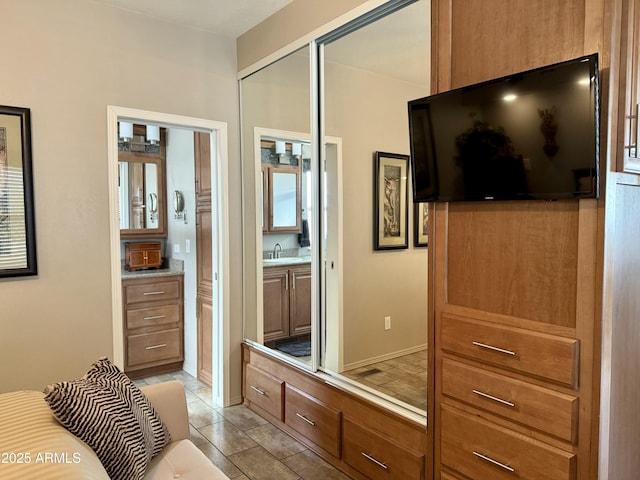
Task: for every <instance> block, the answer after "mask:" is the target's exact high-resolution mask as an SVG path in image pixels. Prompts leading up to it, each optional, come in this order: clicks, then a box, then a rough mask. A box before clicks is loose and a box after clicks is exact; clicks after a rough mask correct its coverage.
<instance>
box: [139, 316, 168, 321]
mask: <svg viewBox="0 0 640 480" xmlns="http://www.w3.org/2000/svg"><path fill="white" fill-rule="evenodd" d="M165 317H166V315H152V316H151V317H144V319H145V320H157V319H159V318H165Z"/></svg>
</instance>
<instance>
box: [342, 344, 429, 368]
mask: <svg viewBox="0 0 640 480" xmlns="http://www.w3.org/2000/svg"><path fill="white" fill-rule="evenodd" d="M426 348H427V344H426V343H423V344H422V345H418V346H416V347H411V348H405V349H404V350H398V351H395V352H391V353H385V354H384V355H379V356H377V357H370V358H367V359H365V360H359V361H357V362H352V363H347V364H345V365H344V370H343V371H345V372H346V371H348V370H353V369H354V368H360V367H364V366H366V365H371V364H372V363H378V362H384V361H386V360H391V359H393V358H398V357H403V356H405V355H410V354H412V353H416V352H420V351H422V350H426ZM425 358H426V357H425Z"/></svg>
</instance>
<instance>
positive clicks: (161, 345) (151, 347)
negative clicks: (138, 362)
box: [144, 343, 167, 350]
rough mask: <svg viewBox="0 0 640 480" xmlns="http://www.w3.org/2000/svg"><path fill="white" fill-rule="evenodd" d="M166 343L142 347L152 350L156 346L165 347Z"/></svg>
mask: <svg viewBox="0 0 640 480" xmlns="http://www.w3.org/2000/svg"><path fill="white" fill-rule="evenodd" d="M166 346H167V344H166V343H160V344H158V345H149V346H148V347H144V349H145V350H154V349H156V348H162V347H166Z"/></svg>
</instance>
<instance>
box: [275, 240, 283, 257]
mask: <svg viewBox="0 0 640 480" xmlns="http://www.w3.org/2000/svg"><path fill="white" fill-rule="evenodd" d="M281 255H282V245H280V244H279V243H276V244H275V246H274V247H273V258H280V256H281Z"/></svg>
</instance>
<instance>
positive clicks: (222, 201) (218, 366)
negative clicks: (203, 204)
mask: <svg viewBox="0 0 640 480" xmlns="http://www.w3.org/2000/svg"><path fill="white" fill-rule="evenodd" d="M118 120H125V121H129V122H138V123H153V124H154V125H159V126H161V127H168V128H170V127H179V128H188V129H192V130H196V131H200V132H207V133H209V134H210V135H211V137H210V138H211V185H212V186H213V192H212V194H213V195H215V201H214V202H213V204H214V205H215V206H216V208H215V211H214V212H212V214H213V215H214V219H213V229H212V230H213V231H212V234H213V238H212V240H213V242H214V245H215V247H214V252H213V255H212V257H213V272H214V278H215V276H217V281H216V280H214V282H215V285H214V289H216V291H215V292H214V293H215V296H216V297H217V305H214V315H213V325H212V332H213V335H214V338H213V348H214V352H213V355H212V357H213V360H212V362H213V365H212V366H211V368H212V370H211V371H212V372H213V385H212V393H213V401H214V402H215V403H216V405H218V406H228V405H231V392H230V371H229V362H227V361H225V359H226V358H229V356H230V351H231V345H230V325H229V318H230V315H229V309H230V281H229V278H230V273H229V270H230V267H229V258H228V256H227V255H224V253H223V252H225V251H228V248H229V186H228V184H227V179H228V178H229V176H228V164H229V159H228V139H227V124H226V123H225V122H217V121H214V120H206V119H201V118H193V117H185V116H181V115H172V114H168V113H159V112H152V111H146V110H137V109H132V108H126V107H118V106H113V105H108V106H107V140H108V146H107V161H108V177H109V225H110V229H109V232H110V240H111V304H112V319H113V359H112V360H113V361H114V363H115V364H116V365H118V366H120V367H121V368H123V367H124V336H123V317H122V287H121V282H122V279H121V259H120V223H119V219H118V203H119V198H118Z"/></svg>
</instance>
